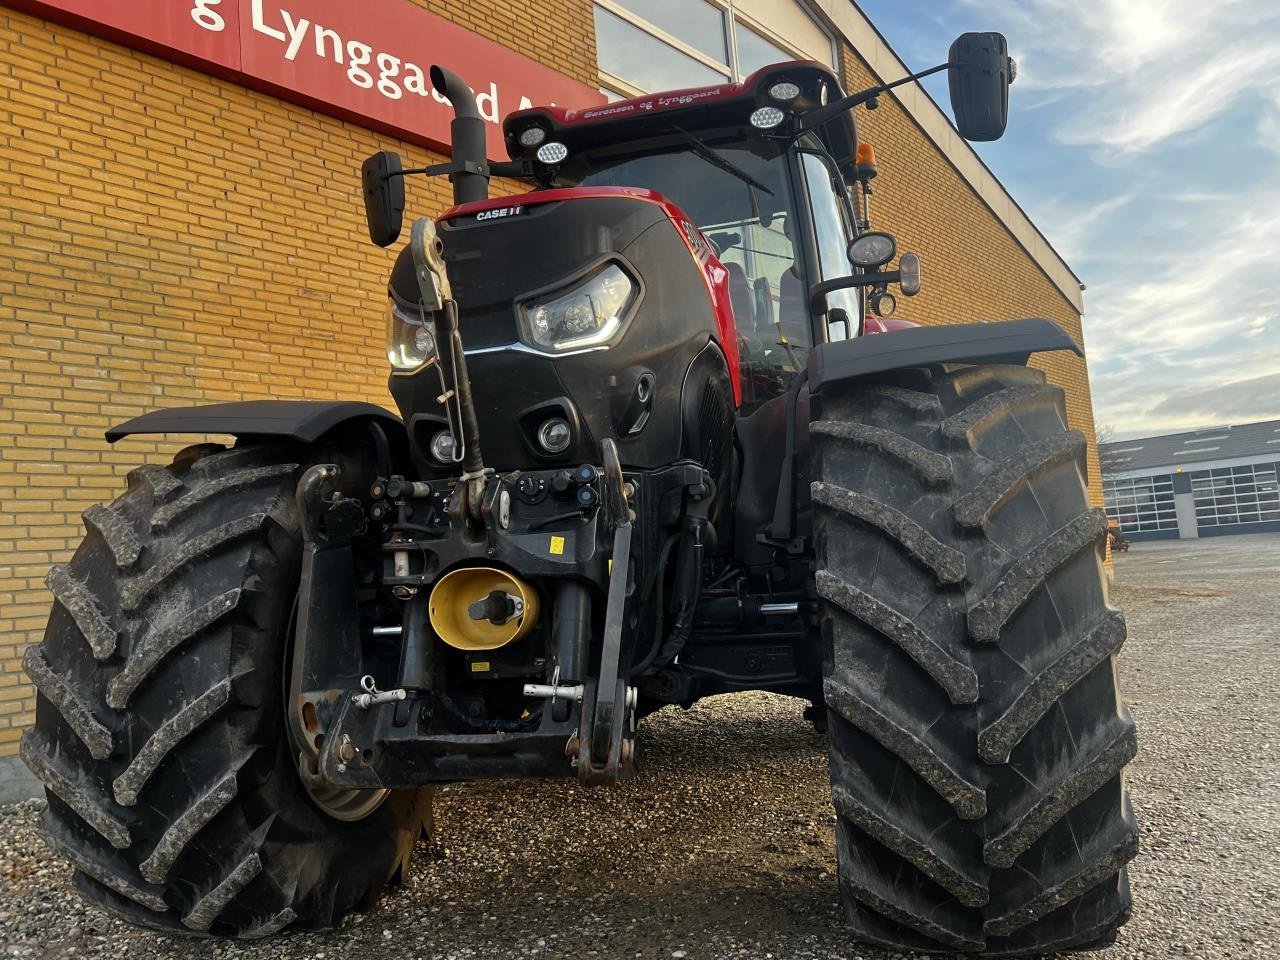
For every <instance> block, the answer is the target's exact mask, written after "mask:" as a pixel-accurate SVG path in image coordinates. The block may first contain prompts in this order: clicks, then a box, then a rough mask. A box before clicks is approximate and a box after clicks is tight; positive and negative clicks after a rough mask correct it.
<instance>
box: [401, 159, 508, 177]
mask: <svg viewBox="0 0 1280 960" xmlns="http://www.w3.org/2000/svg"><path fill="white" fill-rule="evenodd" d="M532 172H533V171H532V168H531V165H530V164H529V163H528V162H527V161H525V160H513V161H510V162H506V163H488V162H486V163H475V162H474V161H471V160H462V161H458V160H450V161H449V162H448V163H433V164H432V165H431V166H429V167H413V168H411V169H408V170H397V171H395V172H394V173H388V174H384V175H383V176H382V177H380V178H379V179H380V180H390V179H391V178H392V177H407V176H409V175H411V174H418V173H424V174H426V175H427V176H429V177H438V176H440V175H441V174H446V173H474V174H478V175H479V176H482V177H485V178H488V177H527V176H531V175H532Z"/></svg>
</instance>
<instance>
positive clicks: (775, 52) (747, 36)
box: [595, 0, 830, 99]
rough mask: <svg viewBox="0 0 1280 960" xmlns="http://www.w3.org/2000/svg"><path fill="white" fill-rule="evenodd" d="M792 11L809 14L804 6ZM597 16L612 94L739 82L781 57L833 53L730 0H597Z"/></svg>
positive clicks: (600, 54)
mask: <svg viewBox="0 0 1280 960" xmlns="http://www.w3.org/2000/svg"><path fill="white" fill-rule="evenodd" d="M794 15H795V16H797V17H806V16H807V15H806V14H805V13H804V12H803V11H802V10H801V9H800V7H799V6H797V7H796V8H795V12H794ZM595 17H596V57H597V61H598V63H599V66H600V84H601V88H602V89H603V90H605V92H606V94H607V95H608V96H609V97H610V99H617V98H619V97H634V96H640V95H641V94H644V93H651V92H654V91H657V90H676V89H680V88H682V87H698V86H710V85H711V84H715V83H721V82H723V81H726V80H734V81H737V80H741V79H742V78H743V77H746V76H749V75H750V74H752V73H753V72H755V71H756V70H758V69H760V68H761V67H763V66H767V65H768V64H771V63H777V62H779V61H781V60H806V59H811V58H814V57H816V58H817V59H820V60H829V59H830V53H829V52H828V53H827V54H826V55H821V54H820V53H818V52H815V51H810V52H807V53H806V52H804V51H802V50H800V49H798V48H796V47H794V46H792V45H790V44H788V43H786V42H785V41H783V40H782V39H781V38H780V37H778V36H776V35H773V34H772V33H770V31H768V30H767V29H765V28H764V27H763V26H761V25H760V24H759V23H756V22H751V21H749V20H748V18H746V17H745V16H744V15H743V14H741V13H740V12H739V11H738V10H736V9H735V8H734V4H733V0H596V6H595ZM827 43H828V45H829V43H830V41H827Z"/></svg>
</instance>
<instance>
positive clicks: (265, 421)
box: [107, 400, 408, 450]
mask: <svg viewBox="0 0 1280 960" xmlns="http://www.w3.org/2000/svg"><path fill="white" fill-rule="evenodd" d="M361 421H372V422H375V423H377V424H379V425H380V426H381V427H382V428H383V430H384V431H385V432H386V434H387V438H388V439H389V440H390V441H391V444H392V446H393V448H394V447H396V446H398V447H399V449H401V450H406V449H408V435H407V433H406V431H405V428H404V423H403V422H402V421H401V419H400V418H399V417H397V416H396V415H395V414H393V413H391V412H389V411H387V410H384V409H383V408H382V407H379V406H377V405H375V404H372V403H362V402H359V401H354V400H346V401H312V400H249V401H244V402H242V403H214V404H209V405H208V406H203V407H174V408H171V409H168V410H155V411H152V412H151V413H145V414H143V415H142V416H140V417H134V418H133V419H132V420H129V421H128V422H126V423H122V424H119V425H118V426H114V427H112V428H111V429H110V430H108V431H107V442H109V443H115V442H116V441H117V440H119V439H121V438H123V437H129V436H134V435H135V434H141V433H204V434H230V435H232V436H234V437H287V438H289V439H291V440H298V441H300V442H302V443H314V442H315V441H317V440H319V439H320V438H321V437H323V436H324V435H325V434H327V433H329V432H331V431H332V430H334V429H336V428H337V427H341V426H345V425H347V424H350V423H355V422H361Z"/></svg>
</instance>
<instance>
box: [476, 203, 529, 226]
mask: <svg viewBox="0 0 1280 960" xmlns="http://www.w3.org/2000/svg"><path fill="white" fill-rule="evenodd" d="M523 210H524V207H498V208H497V209H496V210H481V211H480V212H479V213H477V214H476V222H477V223H479V222H480V221H481V220H501V219H502V218H503V217H518V216H520V214H521V212H522V211H523Z"/></svg>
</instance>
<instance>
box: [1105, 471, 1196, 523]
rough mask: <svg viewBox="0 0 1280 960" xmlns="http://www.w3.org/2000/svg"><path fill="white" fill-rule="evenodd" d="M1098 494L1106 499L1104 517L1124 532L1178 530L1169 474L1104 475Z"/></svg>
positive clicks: (1171, 478) (1171, 480)
mask: <svg viewBox="0 0 1280 960" xmlns="http://www.w3.org/2000/svg"><path fill="white" fill-rule="evenodd" d="M1102 493H1103V495H1104V496H1105V497H1106V501H1107V516H1108V517H1109V518H1111V519H1112V520H1115V521H1116V522H1117V523H1119V524H1120V529H1121V530H1122V531H1123V532H1125V533H1145V532H1149V531H1154V530H1177V529H1178V514H1177V511H1176V510H1175V509H1174V504H1173V477H1172V476H1170V475H1169V474H1162V475H1159V476H1152V477H1126V478H1124V479H1119V480H1111V479H1105V478H1104V479H1103V481H1102Z"/></svg>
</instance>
